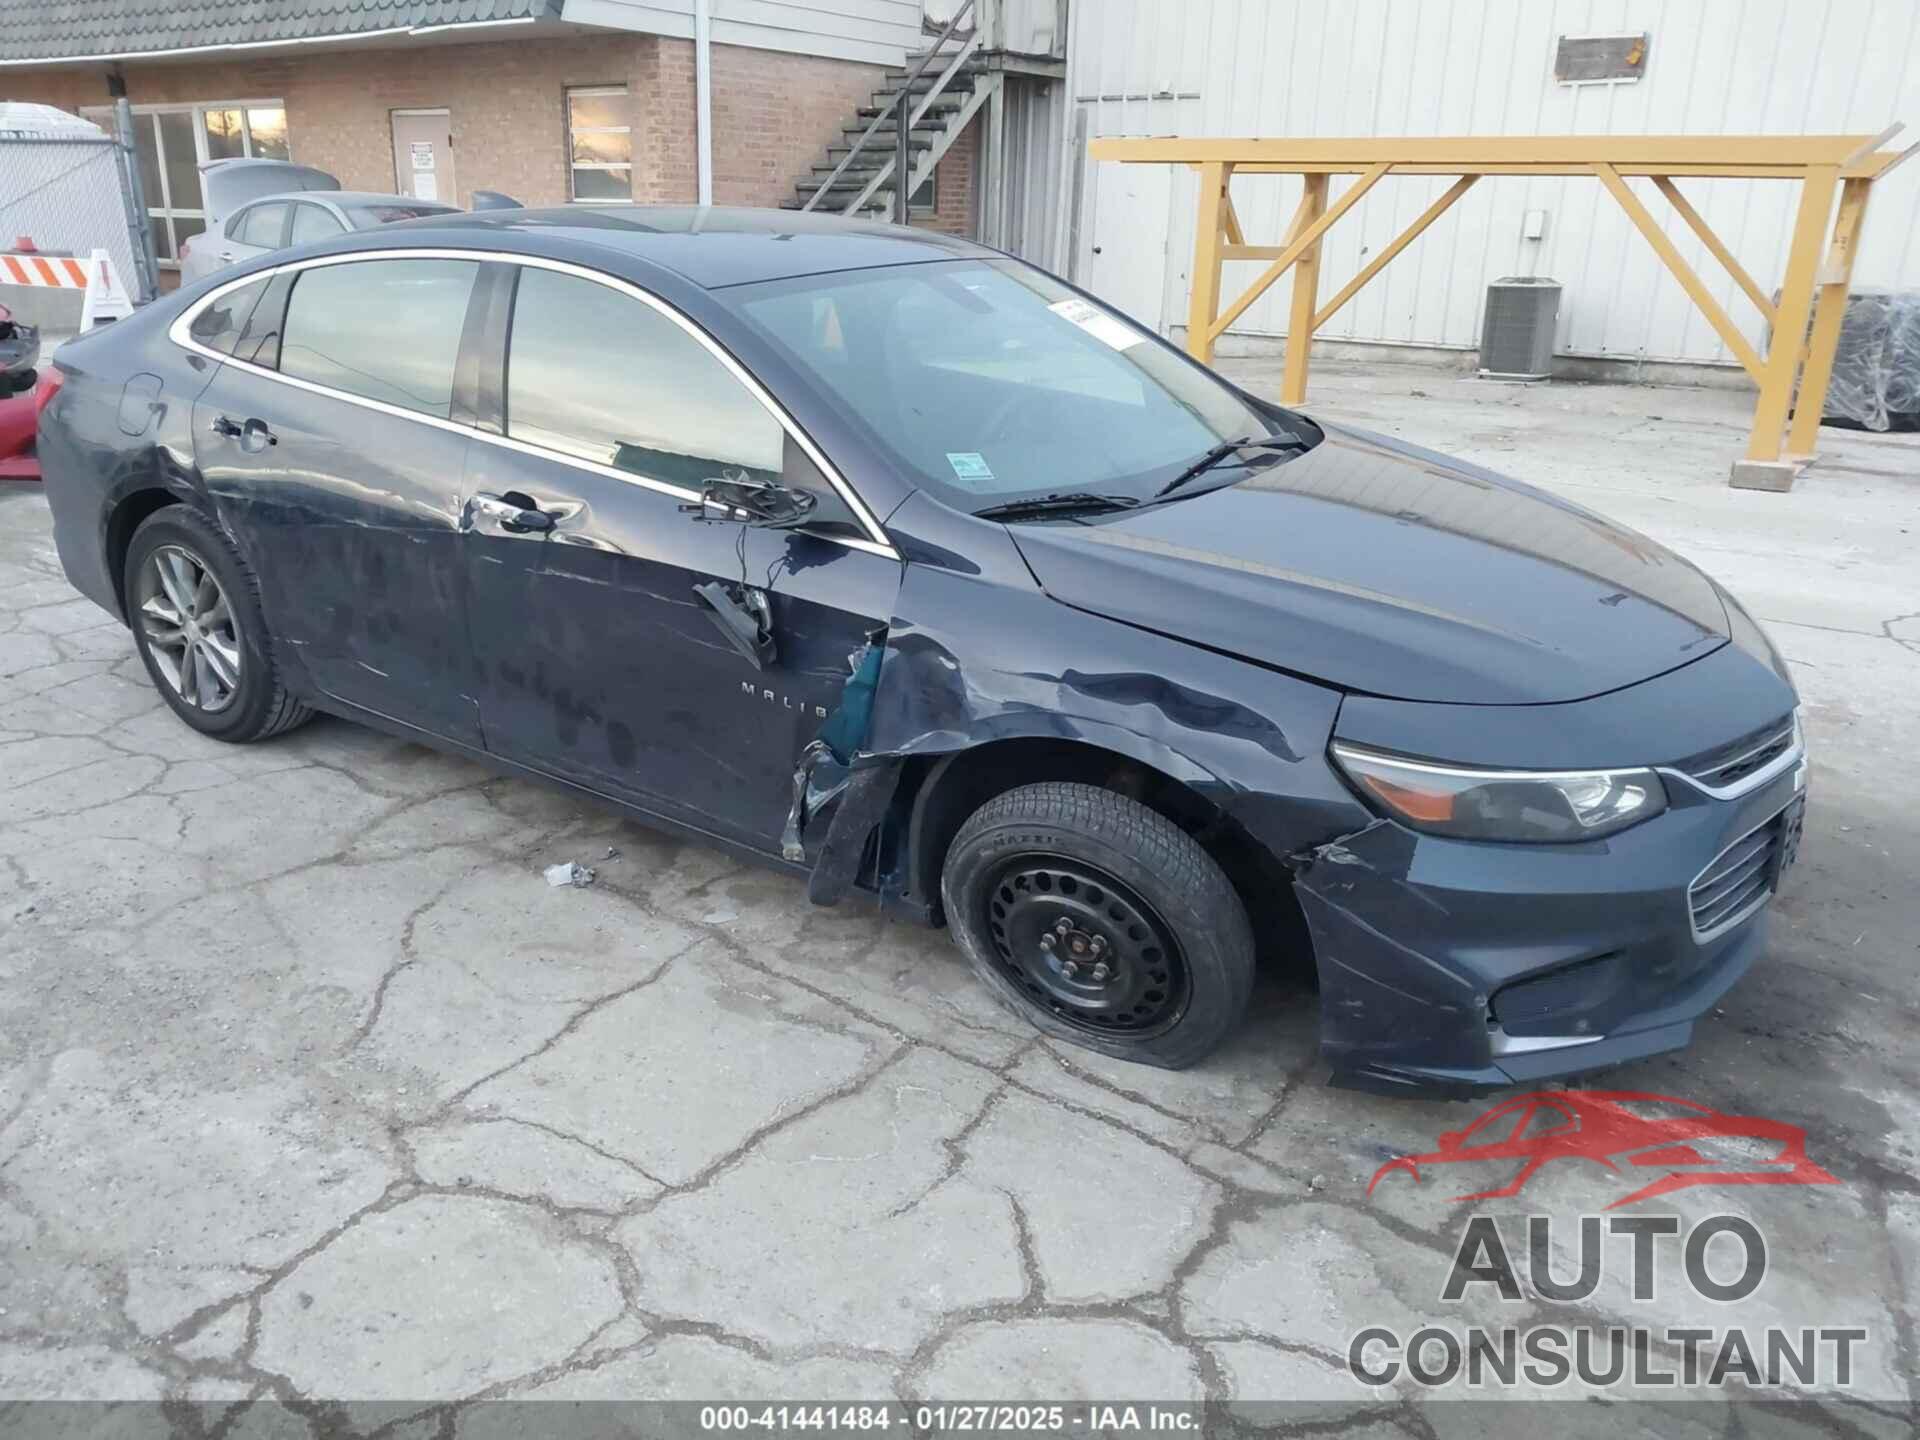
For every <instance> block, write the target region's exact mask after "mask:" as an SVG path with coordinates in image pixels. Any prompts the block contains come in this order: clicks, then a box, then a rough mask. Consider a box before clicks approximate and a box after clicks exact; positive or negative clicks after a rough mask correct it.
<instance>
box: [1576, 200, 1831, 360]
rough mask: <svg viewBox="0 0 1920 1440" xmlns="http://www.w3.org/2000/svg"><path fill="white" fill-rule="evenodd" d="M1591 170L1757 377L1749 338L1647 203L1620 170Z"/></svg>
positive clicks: (1728, 345) (1737, 356) (1755, 357)
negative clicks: (1635, 192)
mask: <svg viewBox="0 0 1920 1440" xmlns="http://www.w3.org/2000/svg"><path fill="white" fill-rule="evenodd" d="M1593 173H1594V174H1596V175H1598V176H1599V177H1600V183H1601V184H1603V185H1605V186H1606V187H1607V189H1608V190H1610V191H1612V192H1613V198H1614V199H1616V200H1618V201H1619V202H1620V208H1621V209H1622V210H1625V211H1626V212H1627V218H1628V219H1629V220H1631V221H1633V223H1634V224H1635V225H1636V226H1638V227H1639V229H1640V233H1641V234H1642V235H1644V236H1646V237H1647V243H1648V244H1649V245H1651V246H1653V249H1654V253H1655V254H1657V255H1658V256H1659V257H1660V258H1661V259H1662V260H1663V261H1665V262H1666V266H1667V269H1669V270H1671V271H1672V272H1673V278H1674V279H1676V280H1678V281H1679V282H1680V288H1681V289H1683V290H1685V291H1686V292H1687V294H1688V295H1690V296H1691V297H1692V298H1693V303H1694V304H1695V305H1698V306H1699V307H1700V313H1701V314H1702V315H1704V316H1706V317H1707V322H1708V323H1709V324H1710V325H1712V326H1713V328H1714V329H1715V330H1716V331H1718V332H1719V334H1720V338H1721V339H1722V340H1724V341H1725V342H1726V345H1727V348H1728V349H1729V350H1731V351H1733V354H1734V358H1735V359H1737V360H1739V362H1740V363H1741V364H1742V365H1744V366H1745V367H1746V370H1747V373H1748V374H1749V375H1751V376H1753V378H1754V379H1755V380H1759V379H1760V378H1761V375H1762V371H1763V369H1764V367H1763V365H1762V363H1761V360H1760V352H1759V351H1757V350H1755V349H1754V348H1753V344H1752V342H1751V341H1749V340H1748V339H1747V337H1746V336H1745V335H1742V334H1741V333H1740V330H1739V327H1737V326H1736V325H1735V324H1734V323H1733V321H1732V320H1731V319H1730V318H1728V315H1727V312H1726V311H1725V310H1723V309H1722V308H1721V307H1720V302H1719V301H1718V300H1716V299H1714V298H1713V292H1712V291H1710V290H1708V289H1707V287H1706V286H1705V285H1703V284H1701V283H1700V277H1699V276H1698V275H1696V274H1694V273H1693V267H1692V266H1690V265H1689V264H1687V262H1686V261H1685V260H1684V259H1682V258H1681V255H1680V252H1679V251H1678V250H1676V249H1674V246H1673V241H1671V240H1669V239H1668V238H1667V232H1666V231H1664V230H1662V229H1661V228H1660V226H1659V224H1658V223H1657V222H1656V221H1655V220H1654V218H1653V216H1652V215H1651V214H1649V213H1648V211H1647V207H1646V206H1645V205H1642V204H1641V203H1640V197H1639V196H1637V195H1635V194H1634V193H1633V191H1632V190H1631V189H1629V188H1628V186H1627V182H1626V181H1625V180H1622V179H1621V178H1620V172H1619V171H1617V170H1615V169H1614V168H1613V167H1612V166H1611V165H1608V164H1605V163H1602V164H1598V165H1595V166H1594V167H1593ZM1803 323H1804V322H1803Z"/></svg>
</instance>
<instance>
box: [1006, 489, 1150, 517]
mask: <svg viewBox="0 0 1920 1440" xmlns="http://www.w3.org/2000/svg"><path fill="white" fill-rule="evenodd" d="M1139 503H1140V501H1139V500H1137V499H1136V498H1134V497H1133V496H1131V495H1092V494H1088V493H1087V492H1086V491H1084V490H1071V491H1062V492H1061V493H1059V494H1055V495H1041V496H1039V497H1038V498H1036V499H1032V500H1009V501H1007V502H1006V503H1005V504H1003V505H989V506H987V508H986V509H984V510H976V511H974V512H973V513H974V514H975V515H978V516H979V517H980V518H981V519H982V520H1024V519H1027V518H1028V517H1033V518H1035V519H1038V518H1042V517H1046V516H1062V515H1100V514H1105V513H1106V512H1107V511H1109V510H1131V509H1132V508H1133V507H1134V506H1136V505H1138V504H1139Z"/></svg>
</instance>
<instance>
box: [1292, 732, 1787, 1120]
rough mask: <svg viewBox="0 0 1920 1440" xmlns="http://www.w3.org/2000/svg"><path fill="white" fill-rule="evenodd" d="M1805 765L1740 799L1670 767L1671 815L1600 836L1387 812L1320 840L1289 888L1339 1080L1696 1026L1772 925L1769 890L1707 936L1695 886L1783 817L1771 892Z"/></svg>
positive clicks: (1614, 1055)
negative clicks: (1501, 837)
mask: <svg viewBox="0 0 1920 1440" xmlns="http://www.w3.org/2000/svg"><path fill="white" fill-rule="evenodd" d="M1804 782H1805V761H1804V758H1802V759H1801V760H1800V761H1799V763H1798V764H1797V765H1796V766H1794V767H1792V768H1790V769H1788V770H1786V771H1785V772H1784V773H1781V774H1779V775H1777V776H1776V777H1775V778H1773V779H1772V780H1770V781H1769V782H1768V783H1766V784H1765V785H1763V786H1761V787H1760V788H1758V789H1756V790H1754V791H1752V792H1751V793H1749V794H1746V795H1743V796H1741V797H1739V798H1738V799H1732V800H1725V799H1715V798H1713V797H1711V796H1709V795H1706V794H1704V793H1700V792H1699V791H1696V790H1694V789H1692V788H1691V787H1689V786H1688V785H1686V784H1685V783H1684V782H1679V781H1674V782H1670V783H1669V785H1668V792H1669V796H1670V808H1669V809H1668V810H1667V812H1666V813H1665V814H1663V815H1661V816H1659V817H1657V818H1655V819H1653V820H1651V821H1648V822H1647V823H1646V824H1644V825H1640V826H1636V827H1635V828H1633V829H1631V830H1627V831H1623V832H1622V833H1620V834H1619V835H1615V836H1611V837H1609V838H1607V839H1605V840H1600V841H1594V842H1592V843H1588V844H1579V845H1500V844H1487V843H1483V842H1473V841H1464V840H1455V839H1449V838H1445V837H1440V836H1433V835H1425V834H1418V833H1416V832H1414V831H1412V830H1409V829H1406V828H1404V827H1402V826H1400V825H1397V824H1394V823H1393V822H1391V821H1387V820H1381V821H1377V822H1375V823H1374V824H1372V825H1370V826H1368V827H1367V828H1365V829H1364V830H1361V831H1359V832H1357V833H1355V834H1353V835H1349V836H1347V837H1344V838H1343V839H1341V840H1339V841H1336V842H1334V843H1332V844H1330V845H1325V846H1322V847H1320V848H1319V850H1318V851H1316V852H1315V854H1314V856H1313V858H1312V860H1311V861H1310V863H1308V864H1307V865H1305V866H1303V867H1301V869H1300V870H1299V871H1298V872H1297V873H1296V877H1295V889H1296V892H1297V893H1298V895H1299V897H1300V901H1301V908H1302V910H1303V911H1304V912H1305V914H1306V918H1307V923H1308V926H1309V929H1310V930H1311V933H1312V936H1313V942H1314V948H1315V953H1316V956H1317V958H1318V961H1319V969H1320V980H1321V1045H1322V1049H1323V1051H1324V1053H1325V1054H1326V1055H1327V1058H1328V1059H1329V1060H1330V1061H1331V1062H1332V1065H1333V1068H1334V1081H1335V1083H1336V1084H1344V1085H1350V1086H1356V1087H1359V1088H1365V1089H1374V1090H1385V1091H1394V1092H1398V1091H1406V1090H1425V1091H1439V1092H1442V1093H1448V1092H1451V1093H1472V1092H1475V1091H1480V1090H1485V1089H1491V1088H1496V1087H1501V1086H1507V1085H1515V1084H1533V1083H1537V1082H1539V1081H1542V1080H1547V1079H1554V1078H1562V1077H1565V1076H1568V1075H1576V1074H1583V1073H1586V1072H1589V1071H1593V1070H1599V1069H1604V1068H1606V1067H1609V1066H1613V1065H1619V1064H1623V1063H1625V1062H1627V1061H1631V1060H1639V1059H1642V1058H1645V1057H1646V1056H1649V1055H1656V1054H1659V1053H1661V1052H1663V1051H1668V1050H1675V1049H1679V1048H1680V1047H1682V1046H1684V1045H1686V1044H1687V1043H1688V1041H1689V1040H1690V1039H1691V1038H1692V1034H1693V1024H1694V1022H1695V1021H1696V1020H1697V1019H1698V1018H1699V1017H1700V1016H1701V1015H1703V1014H1704V1013H1706V1012H1707V1011H1708V1010H1710V1009H1711V1008H1712V1007H1713V1006H1714V1005H1715V1004H1716V1003H1717V1002H1718V1001H1719V999H1720V997H1721V996H1723V995H1724V994H1725V993H1726V992H1727V990H1728V989H1729V988H1730V987H1731V986H1732V985H1733V984H1734V982H1735V981H1737V980H1738V979H1739V978H1740V977H1741V976H1742V975H1744V974H1745V973H1746V971H1747V969H1748V967H1749V966H1751V965H1752V963H1753V961H1754V960H1755V959H1756V958H1757V957H1758V955H1759V954H1760V952H1761V951H1762V950H1763V949H1764V947H1765V943H1766V928H1767V925H1766V922H1767V914H1766V910H1767V907H1766V905H1765V904H1760V905H1757V906H1754V907H1751V910H1750V913H1749V914H1747V915H1746V917H1745V918H1743V919H1741V920H1739V921H1738V923H1734V924H1731V925H1727V926H1725V927H1724V928H1720V929H1718V930H1717V931H1710V932H1709V934H1708V936H1707V938H1706V939H1705V940H1702V939H1701V938H1699V936H1698V935H1697V934H1696V931H1695V927H1694V924H1693V920H1692V910H1691V908H1690V905H1689V896H1688V891H1689V887H1690V886H1691V885H1692V884H1693V882H1694V881H1695V879H1696V878H1697V877H1700V876H1702V875H1703V874H1704V873H1706V872H1707V871H1708V870H1709V867H1710V866H1712V865H1713V864H1714V862H1715V861H1716V858H1717V857H1720V856H1722V855H1723V854H1726V853H1728V852H1729V847H1732V846H1734V845H1736V844H1737V843H1738V842H1741V841H1742V840H1743V838H1744V837H1748V836H1750V835H1754V834H1756V833H1759V834H1766V833H1769V832H1768V827H1769V826H1772V827H1774V828H1775V829H1777V830H1778V831H1779V833H1780V835H1781V837H1782V839H1781V843H1780V846H1779V852H1778V854H1776V855H1775V856H1773V857H1772V859H1771V860H1770V861H1769V864H1770V865H1771V866H1772V869H1771V871H1770V872H1769V874H1768V884H1767V893H1768V894H1769V896H1770V895H1771V892H1772V890H1773V889H1774V888H1775V887H1776V886H1777V884H1778V880H1779V875H1780V872H1781V871H1782V870H1784V868H1785V867H1786V865H1788V864H1790V863H1791V860H1792V853H1793V849H1794V843H1795V841H1796V840H1797V824H1798V817H1799V808H1798V807H1800V806H1801V805H1802V804H1803V803H1804ZM1775 817H1781V818H1780V819H1779V820H1776V819H1775ZM1789 822H1791V823H1789ZM1736 853H1737V852H1736Z"/></svg>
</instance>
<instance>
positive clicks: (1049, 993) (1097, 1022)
mask: <svg viewBox="0 0 1920 1440" xmlns="http://www.w3.org/2000/svg"><path fill="white" fill-rule="evenodd" d="M987 911H988V914H987V917H986V920H987V931H988V934H989V935H990V936H991V937H992V939H991V944H992V947H993V956H994V959H995V961H996V962H997V963H998V965H999V966H1000V968H1001V970H1002V971H1003V973H1005V975H1006V976H1007V978H1008V979H1010V980H1011V981H1012V982H1013V983H1014V984H1015V985H1017V986H1018V987H1019V988H1020V989H1021V990H1022V991H1024V992H1025V993H1026V994H1027V995H1028V996H1030V997H1031V998H1032V999H1033V1001H1034V1002H1035V1003H1037V1004H1039V1005H1042V1006H1044V1007H1045V1008H1046V1009H1047V1010H1049V1011H1051V1012H1052V1014H1053V1015H1054V1016H1055V1017H1056V1018H1057V1019H1058V1020H1060V1021H1061V1022H1062V1023H1064V1024H1066V1025H1069V1026H1072V1027H1074V1028H1075V1029H1079V1030H1085V1031H1090V1032H1092V1033H1095V1034H1101V1035H1110V1036H1116V1037H1118V1036H1124V1037H1126V1038H1129V1039H1146V1038H1148V1037H1150V1036H1154V1035H1158V1034H1160V1033H1162V1032H1163V1031H1165V1030H1167V1029H1169V1028H1170V1027H1172V1026H1173V1025H1174V1024H1176V1023H1177V1022H1178V1021H1179V1020H1180V1017H1181V1016H1182V1015H1183V1014H1185V1013H1186V1008H1187V1002H1188V999H1189V997H1190V995H1191V991H1192V985H1191V980H1190V978H1189V975H1188V971H1187V963H1186V957H1185V955H1184V954H1183V952H1182V951H1181V948H1180V946H1179V943H1178V942H1177V941H1176V940H1175V939H1174V938H1173V933H1172V931H1171V930H1170V929H1169V928H1168V926H1167V924H1166V922H1165V921H1164V920H1162V919H1161V918H1160V916H1159V914H1158V913H1157V912H1156V911H1155V910H1154V908H1153V907H1152V906H1151V905H1149V904H1148V903H1147V902H1146V901H1145V900H1143V899H1142V898H1141V897H1140V896H1139V895H1137V894H1136V893H1135V892H1134V891H1132V890H1131V889H1129V888H1128V887H1127V886H1125V885H1123V884H1121V883H1120V882H1119V881H1117V880H1115V879H1114V878H1113V877H1112V876H1110V875H1108V874H1106V873H1104V872H1103V871H1100V870H1098V869H1096V868H1094V867H1093V866H1090V865H1086V864H1084V863H1082V862H1080V861H1076V860H1068V859H1065V858H1063V857H1060V856H1056V855H1022V856H1016V857H1014V858H1012V859H1010V860H1008V861H1007V862H1006V863H1005V864H1004V865H1002V866H1001V867H1000V869H999V871H998V873H997V874H996V875H995V876H994V879H993V884H992V888H991V889H990V890H989V892H988V900H987Z"/></svg>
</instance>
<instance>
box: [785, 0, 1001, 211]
mask: <svg viewBox="0 0 1920 1440" xmlns="http://www.w3.org/2000/svg"><path fill="white" fill-rule="evenodd" d="M973 5H974V0H963V3H962V4H961V6H960V8H959V9H958V10H956V11H954V12H953V19H951V20H949V21H948V22H947V28H946V29H944V30H942V31H941V32H940V38H939V39H938V40H935V41H934V42H933V46H932V48H931V49H929V50H928V51H927V53H926V54H925V55H922V56H921V57H920V63H919V64H918V65H916V66H914V67H913V69H912V71H911V72H909V73H908V75H907V78H906V80H905V81H903V82H902V83H901V86H900V94H899V96H898V98H897V99H896V101H895V103H894V105H893V107H892V109H891V111H888V110H882V111H881V112H880V113H879V114H878V115H876V116H874V117H873V119H872V121H871V122H870V123H869V124H868V125H867V128H866V129H865V130H863V131H862V132H861V133H860V138H859V139H858V140H856V141H854V142H853V148H852V149H851V150H849V151H847V153H846V155H845V156H844V157H843V158H842V159H841V161H840V163H839V164H838V165H836V166H834V167H833V173H832V174H831V175H829V176H827V178H826V179H825V180H822V181H821V182H820V185H819V188H818V189H816V190H815V191H814V192H813V194H811V195H809V196H808V197H807V200H806V203H805V204H804V205H802V206H801V207H800V208H801V209H802V210H811V209H813V207H814V206H816V205H818V204H819V203H820V202H821V200H822V199H824V198H825V196H826V193H827V192H828V191H829V190H831V189H832V188H833V186H834V183H835V182H836V181H838V180H839V178H840V177H841V176H842V175H844V174H846V172H847V168H848V167H849V166H850V165H852V164H853V162H854V161H855V160H856V159H857V158H859V155H860V152H861V151H862V150H864V149H866V147H867V142H868V141H869V140H871V139H873V137H874V134H875V132H877V131H878V130H879V129H880V126H881V125H882V124H883V123H885V121H886V119H887V116H888V115H889V114H891V115H892V116H893V118H894V122H895V134H894V148H893V157H892V158H891V159H890V160H888V161H887V163H886V164H884V165H882V166H881V167H880V168H879V169H878V170H876V171H875V172H874V174H873V177H872V178H871V179H870V180H868V181H867V183H866V185H865V186H864V187H863V188H862V189H861V191H860V193H859V194H858V195H856V196H854V197H853V201H852V203H851V204H849V205H847V206H846V207H844V208H843V209H842V210H841V212H840V213H841V214H843V215H851V214H853V213H854V212H855V211H856V210H858V209H859V208H860V207H861V206H862V205H865V204H866V203H867V201H868V200H869V199H871V198H872V196H873V192H874V191H876V190H878V189H879V188H880V187H881V186H882V185H884V184H886V183H887V180H888V179H889V178H890V177H892V176H895V175H898V176H899V179H898V180H897V181H896V182H895V184H894V187H893V218H894V220H895V222H896V223H898V224H901V225H904V224H906V223H907V217H908V214H909V210H908V206H909V204H910V202H911V190H912V187H911V186H910V185H909V184H908V183H907V182H908V181H909V180H911V179H912V178H913V165H912V163H911V161H910V160H909V158H908V157H909V156H910V155H911V154H912V153H913V152H912V143H913V142H912V136H913V127H914V126H915V125H918V124H919V123H920V121H921V119H922V118H923V117H924V116H925V115H926V113H927V111H928V110H929V109H931V108H932V106H933V102H934V101H935V100H937V99H939V98H940V96H941V95H942V94H943V93H944V92H945V91H946V88H947V86H948V85H949V84H951V83H952V81H953V77H954V76H955V75H957V74H959V73H960V67H961V66H962V65H964V64H966V63H967V61H968V60H970V59H971V58H972V57H973V53H974V51H976V50H978V49H979V48H980V27H979V26H978V25H976V26H974V28H973V33H972V34H971V35H969V36H968V37H967V41H966V43H965V44H964V45H962V46H961V47H960V48H959V49H958V50H956V51H955V52H954V53H953V58H952V59H951V60H950V61H948V63H947V67H946V69H944V70H942V71H941V72H940V76H939V78H938V79H937V80H935V81H934V82H933V84H932V85H931V86H929V87H928V88H927V93H926V94H925V95H923V96H922V97H921V98H920V103H919V104H918V105H913V108H912V113H911V114H909V113H908V106H909V105H910V104H912V101H913V87H914V85H915V83H916V82H918V80H919V79H920V77H921V76H922V75H924V74H925V73H926V71H927V67H928V66H930V65H931V64H933V62H934V61H935V60H936V59H938V58H939V56H940V50H941V47H942V46H944V45H945V44H946V43H947V41H948V40H950V39H951V38H952V37H953V33H954V31H956V30H958V29H959V28H960V22H961V21H963V20H965V19H966V18H967V16H968V14H969V13H970V12H971V11H972V10H973Z"/></svg>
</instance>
